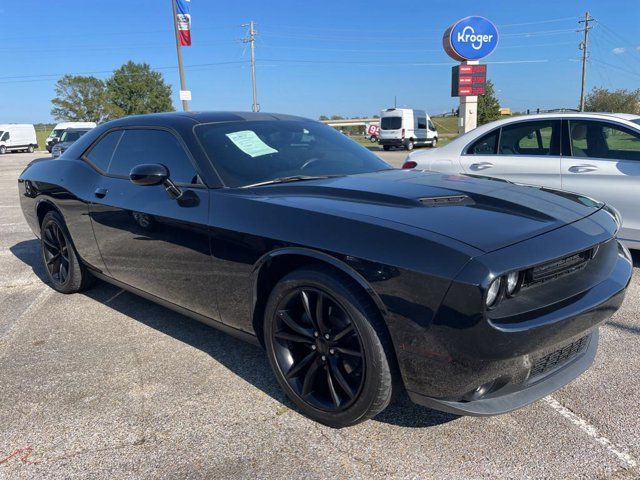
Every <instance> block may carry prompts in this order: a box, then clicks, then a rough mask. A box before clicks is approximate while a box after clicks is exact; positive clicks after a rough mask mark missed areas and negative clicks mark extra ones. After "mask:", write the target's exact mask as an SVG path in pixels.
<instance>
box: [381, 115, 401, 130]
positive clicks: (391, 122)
mask: <svg viewBox="0 0 640 480" xmlns="http://www.w3.org/2000/svg"><path fill="white" fill-rule="evenodd" d="M380 128H381V129H382V130H398V129H399V128H402V117H382V119H381V120H380Z"/></svg>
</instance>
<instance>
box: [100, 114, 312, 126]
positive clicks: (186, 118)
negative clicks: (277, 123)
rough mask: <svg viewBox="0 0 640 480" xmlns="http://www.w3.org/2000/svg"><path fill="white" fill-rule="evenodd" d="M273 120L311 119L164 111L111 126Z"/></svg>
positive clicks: (124, 118) (130, 118)
mask: <svg viewBox="0 0 640 480" xmlns="http://www.w3.org/2000/svg"><path fill="white" fill-rule="evenodd" d="M273 120H289V121H296V120H297V121H309V119H308V118H303V117H297V116H295V115H285V114H281V113H263V112H232V111H224V112H215V111H203V112H164V113H151V114H146V115H131V116H128V117H123V118H119V119H117V120H112V121H111V122H109V124H110V125H111V126H114V127H115V126H134V125H144V124H154V125H158V124H167V123H169V124H170V123H174V122H175V123H183V122H190V123H193V124H200V123H224V122H243V121H244V122H252V121H273Z"/></svg>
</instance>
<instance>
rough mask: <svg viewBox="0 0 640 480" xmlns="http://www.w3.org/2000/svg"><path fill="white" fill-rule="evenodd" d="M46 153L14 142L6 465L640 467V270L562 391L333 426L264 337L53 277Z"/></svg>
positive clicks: (425, 470) (204, 472)
mask: <svg viewBox="0 0 640 480" xmlns="http://www.w3.org/2000/svg"><path fill="white" fill-rule="evenodd" d="M405 155H406V152H402V151H397V152H388V153H384V158H386V159H387V160H388V161H391V162H392V163H394V164H395V165H399V164H400V163H401V162H402V160H403V159H404V157H405ZM34 157H35V155H28V154H11V155H3V156H0V272H1V273H2V275H1V276H0V304H1V305H2V315H1V316H0V478H29V479H31V478H42V477H45V478H46V477H50V478H73V477H77V478H122V477H131V478H174V477H180V478H184V477H188V478H230V477H243V478H245V477H249V478H265V477H270V478H328V477H332V478H345V477H356V478H382V477H401V478H460V479H472V478H598V479H600V478H614V479H632V478H640V402H639V401H638V399H639V398H640V341H639V340H640V280H639V278H638V274H639V272H638V268H636V269H635V272H634V279H633V281H632V284H631V287H630V288H629V291H628V294H627V298H626V300H625V303H624V305H623V307H622V309H621V310H620V311H619V312H618V313H617V314H616V315H615V316H614V317H613V318H612V319H611V320H610V321H609V322H608V323H607V324H606V325H605V326H604V327H603V328H602V329H601V345H600V350H599V353H598V356H597V358H596V362H595V365H594V366H593V367H592V369H591V370H589V371H588V372H587V373H586V374H585V375H583V376H582V377H581V378H579V379H578V380H577V381H575V382H574V383H572V384H571V385H569V386H567V387H565V388H564V389H562V390H560V391H559V392H557V393H555V394H553V396H551V397H548V398H547V399H545V400H543V401H540V402H537V403H536V404H534V405H531V406H529V407H527V408H524V409H522V410H520V411H517V412H514V413H511V414H508V415H503V416H499V417H491V418H472V417H455V416H451V415H448V414H443V413H438V412H434V411H431V410H428V409H425V408H422V407H417V406H414V405H413V404H411V403H408V402H407V401H401V402H400V403H398V404H395V405H392V406H391V407H389V408H388V410H387V411H385V412H383V413H382V414H381V415H379V416H378V417H376V418H375V419H373V420H371V421H368V422H365V423H363V424H360V425H358V426H355V427H352V428H348V429H342V430H332V429H330V428H328V427H324V426H322V425H319V424H317V423H314V422H311V421H309V420H307V419H306V418H305V417H303V416H301V415H299V414H298V413H297V412H296V411H295V410H294V409H293V408H292V404H291V403H290V402H289V401H288V400H287V399H285V397H284V395H283V394H282V393H281V391H280V389H279V388H278V386H277V384H276V381H275V379H274V377H273V376H272V374H271V372H270V370H269V367H268V363H267V360H266V357H265V356H264V355H263V353H262V351H261V350H260V349H259V348H257V347H254V346H251V345H247V344H244V343H242V342H240V341H238V340H236V339H234V338H232V337H229V336H227V335H225V334H223V333H221V332H218V331H216V330H214V329H211V328H209V327H206V326H204V325H202V324H199V323H198V322H195V321H193V320H190V319H188V318H186V317H183V316H180V315H178V314H176V313H173V312H172V311H169V310H167V309H165V308H163V307H160V306H158V305H155V304H153V303H150V302H148V301H146V300H143V299H142V298H139V297H136V296H135V295H132V294H130V293H126V292H123V291H121V290H119V289H117V288H115V287H113V286H110V285H108V284H105V283H98V285H97V286H96V287H94V288H93V289H92V290H90V291H88V292H86V293H84V294H77V295H71V296H65V295H62V294H59V293H56V292H55V291H54V290H53V289H51V288H50V287H49V286H48V285H47V284H46V283H44V282H43V279H44V278H45V277H44V272H43V267H42V265H41V262H40V257H39V244H38V242H37V241H36V240H35V239H34V237H33V234H32V233H31V231H30V230H29V229H28V227H27V225H26V223H25V221H24V219H23V217H22V212H21V211H20V207H19V203H18V196H17V183H16V178H17V176H18V175H19V173H20V171H21V170H22V168H23V167H24V166H25V165H26V164H27V163H28V161H29V160H30V159H31V158H34ZM635 258H636V260H637V262H636V263H637V264H638V265H640V261H638V259H640V256H636V257H635Z"/></svg>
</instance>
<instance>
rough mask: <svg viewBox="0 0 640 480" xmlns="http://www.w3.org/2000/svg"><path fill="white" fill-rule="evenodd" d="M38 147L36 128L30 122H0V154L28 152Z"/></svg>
mask: <svg viewBox="0 0 640 480" xmlns="http://www.w3.org/2000/svg"><path fill="white" fill-rule="evenodd" d="M36 148H38V140H37V139H36V129H35V128H34V127H33V125H31V124H20V123H0V154H5V153H7V152H29V153H32V152H33V151H34V150H35V149H36Z"/></svg>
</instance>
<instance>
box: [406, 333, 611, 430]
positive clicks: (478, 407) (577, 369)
mask: <svg viewBox="0 0 640 480" xmlns="http://www.w3.org/2000/svg"><path fill="white" fill-rule="evenodd" d="M587 338H588V346H587V348H586V350H584V351H583V352H581V353H580V354H579V355H577V356H576V357H575V358H573V359H571V360H570V361H568V362H566V363H564V364H563V365H562V366H560V367H558V368H557V369H555V370H554V371H553V372H551V373H549V374H547V375H543V376H541V377H539V378H538V377H537V378H534V379H532V380H531V381H530V382H525V383H524V384H522V385H521V386H519V387H515V388H514V387H512V388H511V389H507V391H506V392H504V393H501V392H500V391H498V392H497V394H496V395H493V396H492V395H489V396H487V397H485V398H480V399H478V400H471V401H452V400H441V399H437V398H431V397H427V396H426V395H422V394H420V393H417V392H412V391H408V394H409V398H410V399H411V401H413V402H414V403H417V404H419V405H423V406H425V407H428V408H433V409H434V410H440V411H442V412H448V413H453V414H455V415H471V416H477V417H485V416H491V415H500V414H503V413H508V412H511V411H513V410H517V409H519V408H522V407H525V406H527V405H529V404H531V403H533V402H535V401H537V400H540V399H541V398H543V397H546V396H547V395H550V394H551V393H553V392H555V391H556V390H558V389H560V388H562V387H564V386H565V385H567V384H568V383H570V382H571V381H573V380H575V379H576V378H577V377H579V376H580V375H582V373H584V372H585V371H586V370H588V369H589V367H590V366H591V365H592V364H593V360H594V359H595V357H596V352H597V350H598V339H599V332H598V330H597V329H596V330H594V331H593V333H591V334H590V335H589V336H588V337H587Z"/></svg>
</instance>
